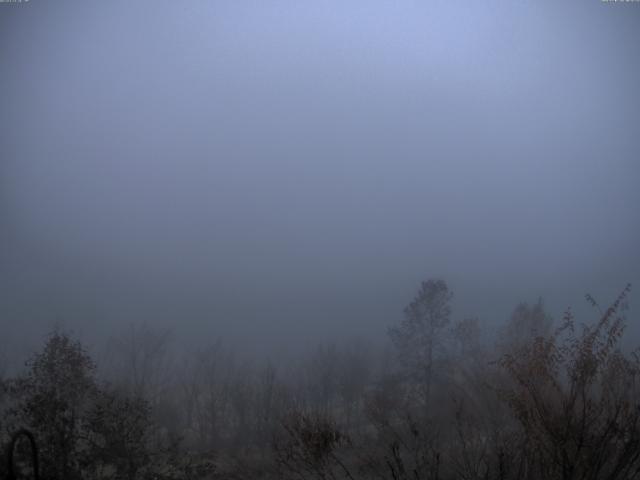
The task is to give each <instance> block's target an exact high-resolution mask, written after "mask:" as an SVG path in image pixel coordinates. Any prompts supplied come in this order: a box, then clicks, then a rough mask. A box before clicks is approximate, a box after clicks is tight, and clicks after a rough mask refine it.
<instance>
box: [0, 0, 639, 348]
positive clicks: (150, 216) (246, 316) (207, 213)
mask: <svg viewBox="0 0 640 480" xmlns="http://www.w3.org/2000/svg"><path fill="white" fill-rule="evenodd" d="M639 27H640V8H638V5H637V4H633V3H630V4H619V3H615V4H614V3H603V2H600V1H596V0H593V1H580V2H578V1H572V2H551V1H537V2H531V1H523V2H507V1H497V0H496V1H490V2H482V3H480V2H444V1H428V2H427V1H395V2H392V1H382V0H372V1H366V2H365V1H313V2H311V1H308V2H297V1H293V0H282V1H231V0H228V1H223V0H219V1H208V2H205V1H197V0H196V1H189V2H178V1H174V2H168V1H154V2H134V1H130V2H122V1H110V2H97V1H96V2H70V1H69V2H65V1H59V2H51V1H44V0H31V1H29V2H26V3H25V2H23V3H20V4H0V72H1V74H0V126H1V128H0V153H1V157H0V322H1V326H2V332H1V333H0V336H2V337H3V342H2V343H3V345H5V347H4V348H10V349H11V348H13V349H16V351H19V352H21V351H24V350H29V349H32V347H33V346H34V345H37V344H39V343H40V341H41V339H42V336H43V335H44V333H46V331H47V330H49V329H50V328H51V327H52V326H53V325H63V326H64V327H65V328H70V329H72V330H73V331H74V332H76V333H77V334H78V335H79V336H80V337H81V338H82V339H83V340H84V341H87V342H88V343H89V344H91V343H92V342H98V341H99V340H100V339H101V338H103V337H104V336H105V335H110V334H112V333H113V332H115V331H117V330H119V329H122V328H126V326H127V325H130V324H132V323H140V322H146V323H148V324H150V325H154V326H158V327H161V328H171V329H172V330H173V331H174V332H176V333H177V335H178V336H179V337H180V338H181V340H182V341H183V342H184V343H185V344H188V345H193V344H199V343H202V342H210V341H211V340H212V339H215V338H219V337H220V338H223V339H224V340H225V341H226V342H228V343H230V344H232V345H234V346H240V347H241V348H243V349H244V351H245V352H266V353H269V352H273V351H278V350H282V349H287V348H300V347H301V346H304V345H306V344H315V343H317V342H318V341H330V340H332V339H336V338H348V337H361V338H368V339H373V340H376V339H383V338H384V337H385V335H386V329H387V327H388V326H389V325H390V324H392V323H394V322H396V321H397V320H398V319H399V318H401V316H402V309H403V307H404V306H405V305H406V304H407V303H408V302H409V301H410V299H411V298H412V297H413V295H414V294H415V290H416V289H417V287H418V284H419V282H420V281H421V280H423V279H425V278H430V277H434V276H436V277H438V276H440V277H444V278H446V279H447V281H448V283H449V284H450V285H451V288H452V290H453V291H454V292H455V298H454V303H453V305H454V311H453V316H454V317H455V318H462V317H465V316H478V317H479V318H480V319H481V322H482V323H483V324H485V325H488V326H491V325H495V324H497V323H498V322H502V321H503V320H504V319H505V318H506V317H507V316H508V315H509V313H510V312H511V311H512V310H513V307H514V306H515V304H516V303H517V302H519V301H521V300H528V301H532V302H533V301H535V300H536V299H537V298H538V296H542V297H543V298H544V299H545V302H546V305H547V309H548V310H549V312H550V313H552V314H553V315H554V316H556V318H557V317H559V316H560V315H561V314H562V312H563V310H564V309H565V308H566V307H567V306H569V305H571V306H573V307H574V309H575V310H577V311H581V308H583V307H584V294H585V293H587V292H589V293H591V294H593V295H594V296H595V297H596V298H598V299H600V301H601V302H602V303H606V302H608V301H609V300H612V299H613V298H614V297H615V295H616V294H617V293H618V292H619V290H620V289H621V288H622V287H623V286H624V285H625V284H626V283H627V282H631V283H633V284H634V285H638V284H639V283H640V282H639V280H640V254H639V252H638V244H639V240H640V216H639V215H638V206H639V205H640V190H639V189H638V181H639V180H640V164H639V153H640V91H639V90H638V87H639V85H640V52H639V50H638V46H639V45H640V28H639ZM636 295H637V293H635V292H632V294H631V303H632V310H631V312H633V311H634V310H633V304H634V303H636V300H635V298H636ZM636 311H637V308H636ZM630 320H631V322H630V331H631V332H633V335H632V340H633V341H635V343H638V342H637V340H638V339H639V338H640V337H639V336H640V327H638V326H637V325H634V323H633V318H631V319H630Z"/></svg>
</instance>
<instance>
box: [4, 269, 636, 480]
mask: <svg viewBox="0 0 640 480" xmlns="http://www.w3.org/2000/svg"><path fill="white" fill-rule="evenodd" d="M629 293H630V286H629V285H627V286H626V287H625V288H624V289H623V290H622V291H621V293H620V294H619V296H618V297H617V298H616V299H614V301H613V302H612V303H611V304H610V305H608V306H606V307H602V306H601V305H599V304H598V303H597V301H596V300H595V299H594V298H592V297H591V296H587V301H588V302H589V303H590V304H591V305H592V307H593V308H594V312H595V314H596V315H595V317H596V320H595V321H593V322H590V323H589V322H587V323H579V322H578V321H577V320H576V319H575V318H574V315H573V314H572V312H571V311H570V310H568V311H567V312H565V314H564V316H563V317H562V319H561V320H560V321H557V322H556V321H554V320H553V319H552V318H551V316H550V315H549V314H548V313H547V312H546V311H545V308H544V304H543V302H542V301H541V300H539V301H538V302H537V303H534V304H526V303H522V304H519V305H518V306H517V307H516V308H515V309H514V311H513V313H512V315H511V316H510V317H509V319H508V320H507V321H506V322H505V323H504V325H502V327H501V328H500V330H499V333H498V334H497V335H495V336H494V335H491V336H489V335H487V334H486V331H485V330H484V329H483V327H482V324H481V322H480V321H479V320H478V319H475V318H463V319H454V318H453V317H452V308H451V302H452V292H451V291H450V289H449V287H448V285H447V283H446V282H445V281H444V280H441V279H430V280H427V281H424V282H422V283H421V285H420V287H419V289H418V291H417V294H416V296H415V298H414V299H413V300H412V301H411V302H410V303H409V305H407V307H406V308H405V310H404V318H403V320H402V321H401V322H399V323H398V324H396V325H392V326H390V328H389V330H388V337H389V348H387V349H384V348H383V349H380V348H374V347H372V346H371V345H368V344H367V343H366V342H362V341H351V342H343V343H341V344H337V345H320V346H318V347H317V348H316V349H315V350H314V351H312V352H310V353H309V354H308V355H306V356H305V357H304V358H299V359H296V361H294V362H289V363H288V364H278V363H272V362H268V361H265V362H262V363H259V362H248V361H244V360H242V359H241V358H238V357H237V356H236V355H234V353H233V352H231V351H229V350H228V349H226V348H225V347H224V346H223V344H222V343H221V342H216V343H214V344H212V345H211V346H210V347H208V348H205V349H200V350H198V351H194V352H188V353H185V354H183V355H180V356H176V355H172V354H171V350H170V344H171V335H170V334H169V333H168V332H166V331H160V330H157V329H153V328H151V327H149V326H145V325H143V326H135V327H134V326H132V327H131V328H130V330H129V331H127V332H125V333H123V334H121V335H120V336H117V337H114V338H112V339H111V340H109V345H108V347H109V348H108V351H109V352H111V357H110V358H105V359H104V364H105V365H102V366H101V365H97V364H96V362H95V361H94V359H93V358H92V356H91V355H90V354H89V353H88V351H87V350H86V348H85V347H84V346H83V345H82V344H81V343H80V342H79V341H77V340H75V339H74V338H73V336H72V335H71V334H68V333H66V332H63V331H60V330H56V331H53V332H51V333H50V334H49V335H48V337H47V338H46V340H45V342H44V345H43V346H42V348H41V349H40V350H39V351H38V352H35V353H34V354H33V356H32V357H31V358H30V359H29V360H28V361H27V363H26V365H25V368H24V369H23V371H22V372H20V373H19V374H17V375H13V376H10V377H1V378H0V440H1V441H2V444H3V445H9V444H10V439H11V437H12V435H13V434H14V433H15V432H17V431H19V430H20V429H26V430H27V431H28V432H30V434H32V435H33V437H34V439H35V443H36V445H37V449H38V459H39V466H38V472H37V473H39V474H40V478H45V479H59V480H62V479H87V480H93V479H96V480H97V479H105V480H106V479H114V480H115V479H127V480H133V479H158V480H162V479H164V480H173V479H175V480H179V479H184V480H187V479H189V480H191V479H203V480H204V479H215V478H237V479H241V478H247V479H248V478H265V479H267V478H297V479H353V480H355V479H381V480H382V479H384V480H387V479H389V480H401V479H402V480H409V479H412V480H440V479H442V480H445V479H463V480H472V479H473V480H484V479H486V480H507V479H509V480H510V479H530V480H538V479H540V480H542V479H559V480H560V479H562V480H573V479H576V480H577V479H585V480H587V479H594V480H595V479H610V480H618V479H623V480H626V479H632V478H638V477H639V476H640V395H639V393H640V392H638V379H639V377H638V375H639V373H640V355H638V352H639V351H636V350H634V351H630V352H629V351H626V350H625V349H623V348H622V347H621V344H620V341H621V339H622V336H623V333H624V329H625V325H626V323H625V322H626V319H625V312H626V311H627V307H628V306H627V300H628V296H629ZM8 456H9V454H8V453H7V458H8ZM31 457H32V456H31V454H30V445H29V442H28V441H27V440H26V439H22V440H17V441H16V442H15V449H14V450H13V456H12V466H11V467H10V466H9V465H8V464H7V462H2V465H0V477H2V478H5V477H7V476H8V475H9V473H10V469H11V470H13V473H14V474H15V475H16V477H17V478H33V476H34V475H35V474H36V472H34V467H33V462H32V460H31Z"/></svg>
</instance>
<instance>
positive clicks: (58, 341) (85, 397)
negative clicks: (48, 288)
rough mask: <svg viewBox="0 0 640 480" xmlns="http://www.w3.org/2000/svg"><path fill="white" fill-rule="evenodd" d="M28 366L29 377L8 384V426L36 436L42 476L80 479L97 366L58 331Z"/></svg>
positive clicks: (78, 344)
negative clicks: (10, 400) (84, 426)
mask: <svg viewBox="0 0 640 480" xmlns="http://www.w3.org/2000/svg"><path fill="white" fill-rule="evenodd" d="M27 366H28V367H29V370H28V373H27V375H26V377H25V378H20V379H15V380H12V381H11V384H10V393H11V396H12V397H13V398H14V407H13V408H12V409H10V411H9V415H8V417H12V418H11V420H10V423H11V424H13V427H14V428H15V427H27V428H28V429H29V430H31V431H32V432H33V433H34V434H35V435H36V439H37V442H38V445H39V447H40V457H41V466H42V471H43V472H45V473H47V474H50V475H51V476H52V477H55V478H68V479H73V478H79V477H80V471H81V461H80V458H81V450H82V445H81V442H80V439H81V437H82V435H81V429H82V418H83V415H84V413H85V412H86V410H87V409H88V408H89V405H90V402H91V399H92V397H93V395H94V393H95V391H96V384H95V379H94V371H95V365H94V363H93V361H92V360H91V357H89V355H88V354H87V352H86V351H85V350H84V348H83V347H82V345H81V344H80V343H79V342H76V341H72V340H71V339H70V338H69V337H68V336H67V335H64V334H62V333H60V332H57V331H56V332H54V333H52V334H51V335H50V336H49V338H48V339H47V342H46V344H45V346H44V349H43V350H42V352H40V353H38V354H36V355H34V356H33V357H32V358H31V359H30V360H29V361H28V362H27Z"/></svg>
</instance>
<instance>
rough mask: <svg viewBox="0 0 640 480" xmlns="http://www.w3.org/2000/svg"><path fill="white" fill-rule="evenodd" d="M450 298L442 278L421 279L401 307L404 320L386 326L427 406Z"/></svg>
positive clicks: (449, 313)
mask: <svg viewBox="0 0 640 480" xmlns="http://www.w3.org/2000/svg"><path fill="white" fill-rule="evenodd" d="M451 297H452V293H451V292H450V291H449V287H448V286H447V284H446V282H445V281H444V280H427V281H425V282H422V284H421V286H420V290H419V291H418V294H417V295H416V297H415V298H414V300H413V301H412V302H411V303H410V304H409V305H408V306H407V307H406V308H405V310H404V314H405V318H404V320H403V321H402V322H401V324H400V325H398V326H396V327H393V328H390V329H389V336H390V337H391V340H392V342H393V344H394V345H395V347H396V350H397V352H398V357H399V360H400V362H401V364H402V365H403V367H404V370H405V373H406V374H407V377H408V378H409V379H410V380H411V381H412V382H415V384H416V385H417V386H418V390H419V393H420V396H421V397H422V400H423V402H424V404H425V405H426V406H427V407H429V405H430V400H431V387H432V383H433V376H434V375H433V374H434V362H435V361H436V356H437V353H438V350H439V349H441V348H442V346H443V340H444V338H443V337H444V333H445V328H446V327H447V325H448V324H449V318H450V315H451V306H450V301H451Z"/></svg>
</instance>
